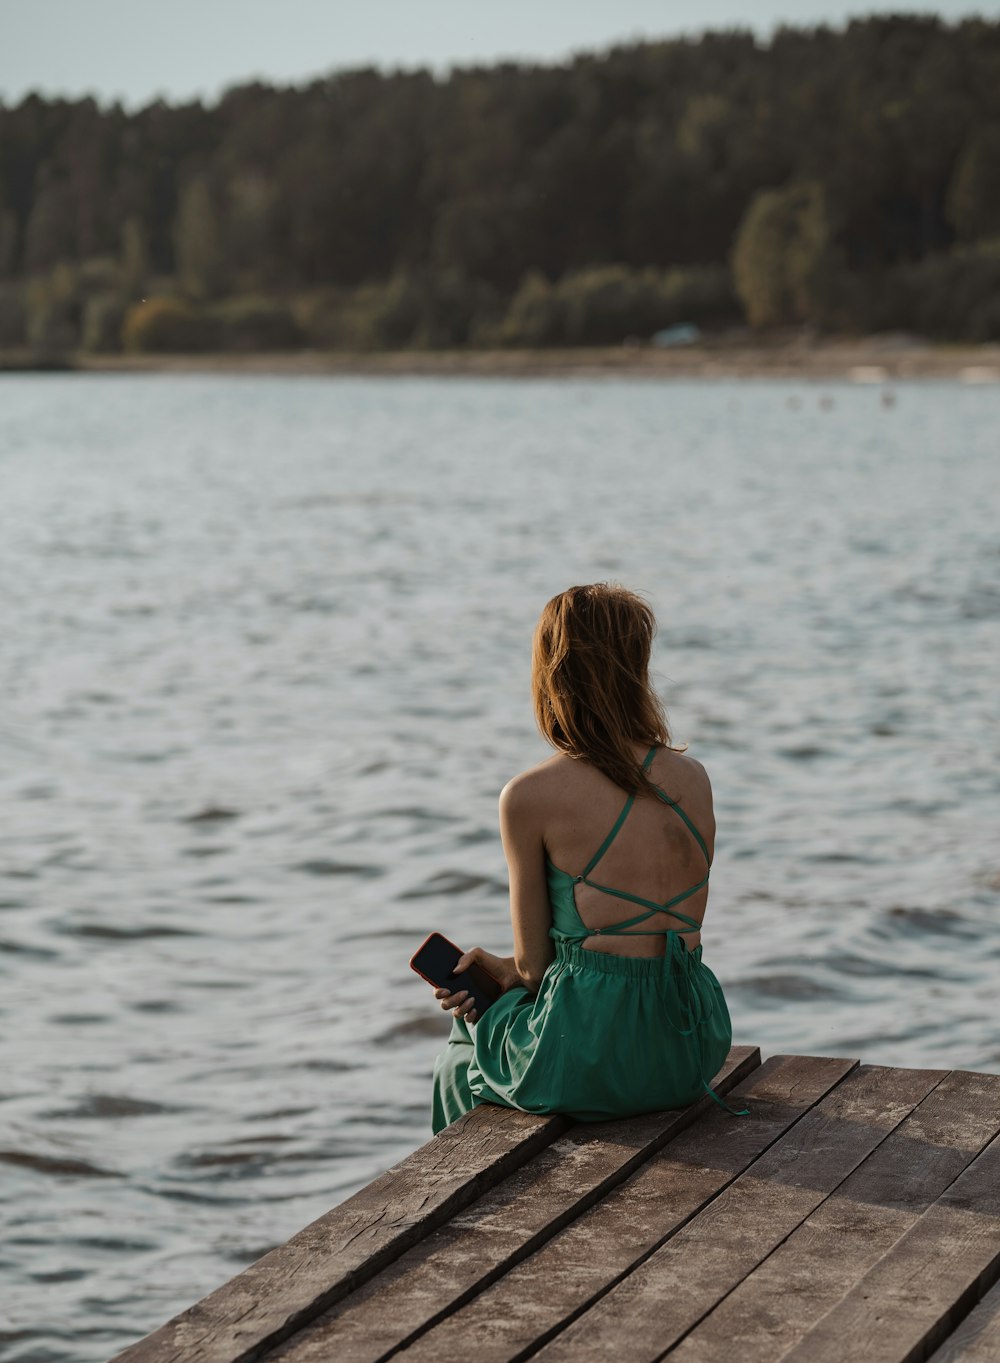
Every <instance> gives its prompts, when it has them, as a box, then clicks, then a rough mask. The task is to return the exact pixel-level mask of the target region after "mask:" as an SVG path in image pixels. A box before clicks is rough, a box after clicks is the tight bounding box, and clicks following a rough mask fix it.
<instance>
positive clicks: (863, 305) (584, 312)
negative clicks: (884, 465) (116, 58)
mask: <svg viewBox="0 0 1000 1363" xmlns="http://www.w3.org/2000/svg"><path fill="white" fill-rule="evenodd" d="M678 322H691V323H695V324H697V325H699V326H701V327H702V328H703V329H707V330H712V329H714V328H726V327H732V326H739V325H744V326H746V325H749V326H750V327H752V328H754V329H761V330H763V329H768V328H779V327H790V326H791V327H802V326H806V327H810V328H813V329H815V330H817V331H822V332H842V333H853V334H859V333H870V332H873V331H884V330H890V329H891V330H897V329H898V330H907V331H912V332H916V333H920V334H923V335H927V336H931V337H939V338H942V339H950V340H972V341H983V340H998V339H1000V23H996V22H988V21H985V20H978V19H969V20H965V21H962V22H961V23H958V24H955V25H948V24H945V23H944V22H942V21H940V20H937V19H935V18H929V17H926V16H924V17H917V16H913V15H896V16H889V17H873V18H868V19H865V20H858V21H852V22H851V23H849V24H848V25H847V27H846V28H844V29H829V28H817V29H808V30H805V29H790V28H786V29H781V30H779V31H778V32H777V33H776V34H775V35H774V37H773V38H772V39H771V40H770V41H768V42H763V41H761V40H759V39H757V38H755V37H754V35H753V34H751V33H749V32H743V31H728V32H718V33H707V34H705V35H703V36H702V37H700V38H698V39H683V40H676V41H669V42H657V43H643V44H636V45H630V46H627V47H620V48H615V49H613V50H611V51H610V52H607V53H603V54H599V55H585V56H579V57H577V58H575V59H574V60H573V61H571V62H568V63H567V64H565V65H560V66H528V65H514V64H503V65H499V66H495V67H484V68H471V69H462V70H455V71H453V72H451V73H450V74H449V75H447V76H445V77H435V76H434V75H432V74H431V73H428V72H425V71H402V72H393V73H380V72H378V71H375V70H355V71H346V72H339V73H335V74H333V75H331V76H330V77H329V78H328V79H324V80H321V81H316V82H313V83H311V84H309V85H306V86H303V87H300V88H277V87H272V86H268V85H263V84H253V85H247V86H244V87H241V88H238V89H233V90H230V91H229V92H228V93H226V94H225V95H224V96H223V98H222V99H221V100H220V101H219V102H218V103H217V104H214V105H211V106H205V105H203V104H201V103H193V104H186V105H179V106H168V105H166V104H164V103H155V104H151V105H149V106H148V107H147V108H144V109H142V110H140V111H137V112H135V113H126V112H125V111H123V110H122V109H121V108H120V107H118V106H111V107H106V108H102V107H101V106H99V105H98V104H96V103H95V102H94V101H93V100H90V99H84V100H77V101H63V100H50V99H42V98H39V97H38V96H35V95H32V96H29V97H28V98H26V99H24V100H23V101H22V102H21V103H20V104H18V105H16V106H13V107H5V106H3V105H0V349H2V348H6V349H14V348H24V347H27V348H30V349H32V350H34V351H36V352H46V353H52V352H63V351H71V350H75V349H81V348H82V349H85V350H92V351H114V350H117V349H121V348H123V347H124V348H125V349H133V350H182V351H183V350H188V351H190V350H210V349H216V348H222V349H265V350H267V349H270V350H276V349H287V348H294V347H299V346H309V347H313V348H340V349H343V348H347V349H364V348H387V347H391V348H396V347H407V346H421V347H441V346H463V345H478V346H497V345H503V346H518V345H530V346H545V345H578V344H612V343H617V342H620V341H622V340H624V339H626V338H628V337H636V338H639V339H642V338H646V337H648V336H650V335H652V334H653V333H655V332H656V331H657V330H658V329H660V328H662V327H665V326H669V325H671V324H673V323H678Z"/></svg>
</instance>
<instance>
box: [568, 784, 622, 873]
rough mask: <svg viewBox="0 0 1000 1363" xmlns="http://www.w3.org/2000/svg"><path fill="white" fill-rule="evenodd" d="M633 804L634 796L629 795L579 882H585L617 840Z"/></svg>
mask: <svg viewBox="0 0 1000 1363" xmlns="http://www.w3.org/2000/svg"><path fill="white" fill-rule="evenodd" d="M634 804H635V796H634V795H630V796H629V797H628V799H627V800H626V801H625V807H624V808H623V809H622V812H621V813H620V814H619V815H618V818H617V819H615V823H614V827H613V828H612V830H611V832H610V833H609V834H608V836H607V837H606V838H605V839H604V841H603V842H602V843H601V845H600V847H599V848H598V849H597V851H596V852H595V853H594V855H593V856H592V857H591V858H590V860H589V861H588V862H587V865H586V868H585V869H584V872H583V875H582V876H581V877H580V879H581V880H585V879H586V877H587V876H589V875H590V873H591V871H592V870H593V869H594V867H595V866H596V865H597V863H598V862H599V861H600V859H601V857H603V856H604V853H605V852H606V851H607V850H608V848H609V847H610V846H611V844H612V843H613V842H614V840H615V838H617V836H618V834H619V833H620V832H621V826H622V824H623V823H624V822H625V820H626V819H627V818H628V815H629V810H630V809H631V808H632V806H633V805H634Z"/></svg>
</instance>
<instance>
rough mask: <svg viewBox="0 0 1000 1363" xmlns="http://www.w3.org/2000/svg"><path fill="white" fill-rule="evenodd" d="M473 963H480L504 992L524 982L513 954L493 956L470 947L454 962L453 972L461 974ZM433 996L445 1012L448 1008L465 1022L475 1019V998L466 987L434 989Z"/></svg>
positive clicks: (477, 948) (490, 953) (479, 948)
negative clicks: (454, 989)
mask: <svg viewBox="0 0 1000 1363" xmlns="http://www.w3.org/2000/svg"><path fill="white" fill-rule="evenodd" d="M473 964H474V965H480V966H482V967H483V969H484V970H487V971H488V972H489V973H490V974H491V975H492V976H493V978H494V979H495V980H497V981H498V983H499V984H500V987H501V989H502V990H503V992H504V993H506V992H507V990H508V989H514V988H515V987H516V986H518V985H523V984H524V980H522V979H521V976H520V975H519V974H518V973H517V967H516V966H515V965H514V957H513V956H494V955H493V953H492V952H489V951H484V950H483V948H482V947H472V949H471V950H469V951H466V952H465V953H464V954H463V955H461V956H460V957H459V958H458V960H457V961H456V962H455V974H456V975H459V974H461V972H462V971H463V970H468V968H469V966H470V965H473ZM434 997H435V998H436V999H440V1001H441V1007H442V1008H443V1009H444V1010H445V1012H448V1011H449V1010H450V1011H451V1012H453V1013H454V1015H455V1017H457V1018H464V1019H465V1021H466V1022H475V1021H476V1016H477V1014H476V1005H475V1000H474V999H473V997H472V995H471V994H470V993H469V991H468V990H467V989H459V990H457V991H455V992H452V990H450V989H435V990H434Z"/></svg>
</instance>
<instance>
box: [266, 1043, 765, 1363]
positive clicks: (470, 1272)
mask: <svg viewBox="0 0 1000 1363" xmlns="http://www.w3.org/2000/svg"><path fill="white" fill-rule="evenodd" d="M759 1064H760V1051H759V1049H758V1048H757V1047H756V1046H734V1047H733V1048H732V1050H731V1051H730V1053H729V1056H728V1058H727V1060H726V1064H725V1065H724V1066H723V1068H722V1070H721V1071H720V1072H719V1075H718V1076H717V1077H716V1080H715V1082H714V1087H715V1089H716V1091H717V1092H719V1093H728V1092H729V1090H730V1089H731V1088H732V1087H733V1086H734V1085H735V1084H737V1083H739V1082H740V1081H741V1080H743V1079H744V1078H746V1077H747V1076H748V1075H749V1074H750V1073H751V1072H752V1071H753V1070H754V1069H756V1068H757V1066H758V1065H759ZM713 1106H714V1104H713V1102H712V1099H711V1098H709V1097H708V1096H707V1095H706V1096H705V1097H704V1098H702V1099H700V1100H699V1101H698V1102H696V1103H693V1104H692V1105H691V1106H690V1107H687V1108H682V1109H680V1110H677V1111H673V1112H656V1113H648V1114H646V1115H644V1116H641V1117H633V1118H630V1119H628V1120H626V1121H615V1122H586V1123H579V1124H576V1125H574V1126H573V1127H571V1128H570V1130H569V1131H568V1132H567V1133H566V1134H565V1135H564V1136H561V1137H560V1138H559V1139H558V1140H556V1141H553V1143H552V1144H551V1145H549V1146H547V1147H546V1149H544V1150H543V1151H542V1152H541V1153H540V1154H538V1155H536V1156H535V1158H534V1159H533V1160H532V1161H531V1162H530V1164H527V1165H524V1166H522V1167H521V1168H520V1169H518V1170H517V1171H516V1172H515V1173H513V1174H511V1175H510V1176H509V1177H508V1178H507V1179H505V1180H504V1181H503V1183H501V1184H499V1185H497V1186H496V1187H494V1188H492V1189H490V1191H489V1192H487V1193H485V1194H484V1195H483V1196H482V1197H481V1198H480V1199H479V1200H478V1201H477V1202H474V1203H472V1205H471V1206H469V1207H467V1208H466V1209H465V1210H464V1211H462V1212H459V1213H458V1214H457V1215H456V1216H453V1217H452V1218H451V1220H450V1221H449V1222H448V1223H447V1224H446V1225H445V1226H442V1227H441V1228H440V1229H439V1230H437V1231H435V1232H434V1233H433V1234H432V1235H429V1236H427V1237H426V1238H425V1239H423V1240H421V1242H420V1243H419V1244H418V1245H415V1246H414V1247H413V1248H412V1249H410V1250H408V1251H407V1252H406V1254H404V1255H402V1256H401V1257H400V1258H399V1259H397V1260H396V1261H395V1262H394V1263H392V1264H390V1265H389V1267H388V1268H386V1269H384V1270H383V1271H382V1272H381V1273H380V1274H378V1276H377V1277H375V1278H372V1279H370V1280H369V1282H367V1283H366V1284H365V1285H364V1286H363V1287H360V1288H359V1289H358V1290H357V1291H355V1292H352V1293H351V1295H350V1296H349V1297H347V1298H346V1299H345V1300H343V1301H341V1302H338V1303H337V1305H336V1306H334V1307H332V1308H331V1309H330V1310H329V1311H326V1312H324V1313H323V1315H322V1316H320V1317H317V1319H316V1320H315V1321H314V1322H313V1323H312V1324H311V1325H309V1326H306V1328H305V1329H304V1330H302V1331H300V1332H299V1333H297V1334H296V1335H295V1336H293V1338H292V1339H290V1340H288V1341H287V1343H285V1344H284V1345H282V1346H280V1347H279V1348H278V1349H277V1350H276V1352H275V1353H273V1354H269V1355H268V1363H272V1360H273V1363H278V1360H281V1363H320V1360H326V1359H329V1358H330V1357H332V1356H334V1355H335V1356H336V1358H337V1363H375V1360H378V1359H382V1358H385V1357H387V1356H388V1355H389V1354H391V1353H392V1352H393V1351H394V1350H396V1349H398V1348H400V1347H402V1346H404V1345H406V1344H407V1343H408V1342H410V1341H411V1340H412V1339H414V1338H416V1336H417V1335H419V1334H421V1333H422V1332H423V1331H424V1330H426V1329H428V1328H429V1327H430V1326H432V1325H433V1324H434V1323H435V1321H437V1320H439V1319H441V1318H443V1317H444V1316H446V1315H448V1314H449V1313H450V1312H452V1311H454V1310H456V1309H457V1308H458V1307H460V1306H461V1305H463V1304H464V1303H465V1302H466V1301H469V1300H470V1299H471V1298H472V1297H473V1296H474V1295H475V1294H476V1293H477V1292H480V1291H482V1290H483V1289H484V1288H486V1287H487V1286H489V1284H490V1283H492V1282H494V1281H495V1280H496V1279H497V1278H499V1277H500V1276H501V1275H502V1274H503V1273H504V1272H506V1271H508V1270H509V1269H510V1268H512V1267H513V1266H514V1264H516V1263H518V1262H520V1261H521V1260H522V1259H524V1258H526V1257H527V1256H528V1255H529V1254H531V1253H532V1252H534V1251H535V1250H536V1249H537V1248H538V1247H539V1246H540V1245H541V1244H543V1243H544V1242H545V1241H546V1240H547V1239H549V1238H551V1236H553V1235H554V1234H556V1232H557V1231H559V1230H561V1229H562V1227H563V1226H565V1225H567V1224H569V1222H570V1221H572V1220H573V1219H575V1218H576V1217H577V1216H579V1215H580V1214H581V1213H582V1212H584V1211H585V1210H586V1209H587V1208H588V1207H590V1206H592V1205H593V1204H594V1203H595V1202H597V1201H598V1200H599V1199H600V1198H601V1197H602V1196H603V1195H604V1194H605V1193H607V1192H608V1191H609V1190H610V1189H611V1188H612V1187H614V1186H615V1185H616V1184H619V1183H622V1182H623V1181H624V1180H625V1179H626V1178H627V1177H628V1176H629V1175H630V1174H632V1173H633V1172H634V1171H635V1170H636V1169H637V1168H638V1167H639V1165H640V1164H642V1163H643V1161H645V1160H647V1159H649V1158H650V1157H651V1156H652V1155H653V1154H655V1152H656V1151H657V1150H659V1149H661V1148H662V1147H663V1146H664V1145H665V1144H666V1143H667V1141H669V1140H670V1139H671V1138H672V1137H674V1136H676V1135H677V1134H678V1133H679V1132H680V1131H682V1130H683V1129H684V1128H685V1127H688V1126H690V1125H691V1123H692V1122H693V1121H695V1120H696V1119H697V1118H700V1117H702V1116H703V1115H704V1113H705V1112H706V1111H708V1110H709V1108H711V1107H713ZM389 1303H391V1309H387V1305H388V1304H389Z"/></svg>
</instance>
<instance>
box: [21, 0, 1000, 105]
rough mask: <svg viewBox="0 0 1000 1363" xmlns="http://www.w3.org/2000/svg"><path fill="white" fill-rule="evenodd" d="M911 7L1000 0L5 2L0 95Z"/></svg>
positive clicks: (994, 5)
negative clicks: (860, 0) (840, 0)
mask: <svg viewBox="0 0 1000 1363" xmlns="http://www.w3.org/2000/svg"><path fill="white" fill-rule="evenodd" d="M900 10H906V11H908V12H913V11H920V12H922V13H930V14H934V13H937V14H941V15H943V16H945V17H947V18H949V19H955V18H959V17H961V16H963V15H967V14H985V15H987V16H989V17H991V18H998V17H1000V0H982V3H979V4H976V3H963V2H962V0H937V2H936V3H931V2H930V0H897V2H896V3H895V4H892V3H890V4H879V3H868V4H865V3H847V4H838V3H836V0H493V2H492V3H487V0H166V2H164V0H160V2H159V3H153V0H0V99H2V100H3V101H4V102H6V103H11V102H16V101H17V100H19V99H20V98H21V97H22V96H23V95H24V94H26V93H27V92H28V91H30V90H39V91H41V92H43V93H45V94H67V95H81V94H94V95H97V96H98V97H99V98H100V99H101V100H102V101H110V100H113V99H121V100H123V102H124V103H126V104H127V105H129V106H130V107H135V106H137V105H140V104H144V103H147V102H148V101H150V100H151V99H154V98H156V97H157V96H158V95H163V96H165V97H166V98H168V99H172V100H177V99H187V98H191V97H193V96H203V97H212V96H215V95H217V94H218V93H219V92H220V91H221V90H222V89H224V88H225V87H226V86H227V85H233V84H238V83H240V82H243V81H247V80H252V79H254V78H262V79H264V80H268V81H272V82H275V83H277V84H290V83H293V82H298V81H301V80H303V79H305V78H308V77H310V76H316V75H320V74H323V73H325V72H328V71H330V70H334V69H336V68H342V67H349V66H360V65H365V64H373V65H378V66H383V67H393V66H432V67H435V68H436V69H438V70H443V69H445V68H447V67H449V66H452V65H461V64H466V65H467V64H471V63H474V62H479V63H483V62H492V61H495V60H497V59H498V58H500V57H516V58H527V59H535V60H538V61H553V60H558V59H560V58H562V57H565V56H567V55H569V54H570V53H572V52H575V51H580V50H582V49H589V50H593V49H595V48H598V49H599V48H604V47H608V46H610V45H611V44H612V43H614V42H621V41H628V40H630V39H635V38H642V37H668V36H673V35H676V34H678V33H696V32H700V31H701V30H702V29H705V28H722V27H734V26H738V27H741V28H746V27H752V28H754V29H755V30H756V31H757V32H759V33H761V34H762V35H767V34H769V33H770V32H771V31H772V30H773V28H774V27H775V25H777V24H779V23H795V24H817V23H829V24H834V25H840V24H842V23H843V22H844V21H845V20H846V19H847V18H848V17H850V16H851V15H859V14H871V13H873V12H882V13H889V12H893V11H896V12H898V11H900Z"/></svg>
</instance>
